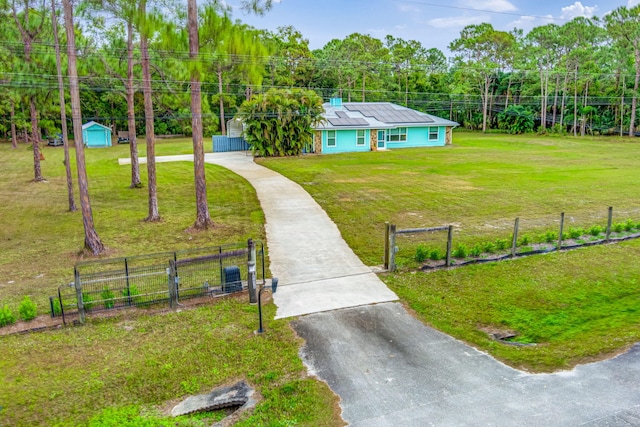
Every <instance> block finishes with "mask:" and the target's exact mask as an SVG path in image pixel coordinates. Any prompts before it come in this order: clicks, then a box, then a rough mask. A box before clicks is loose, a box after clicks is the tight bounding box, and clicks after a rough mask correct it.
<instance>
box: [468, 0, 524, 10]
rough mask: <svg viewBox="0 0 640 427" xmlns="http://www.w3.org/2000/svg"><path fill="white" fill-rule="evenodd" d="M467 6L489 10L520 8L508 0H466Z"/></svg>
mask: <svg viewBox="0 0 640 427" xmlns="http://www.w3.org/2000/svg"><path fill="white" fill-rule="evenodd" d="M464 5H465V7H470V8H473V9H478V10H489V11H491V12H513V11H516V10H518V8H517V7H515V6H514V5H513V4H511V2H509V1H507V0H466V1H465V2H464Z"/></svg>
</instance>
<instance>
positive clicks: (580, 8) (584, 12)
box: [560, 0, 637, 19]
mask: <svg viewBox="0 0 640 427" xmlns="http://www.w3.org/2000/svg"><path fill="white" fill-rule="evenodd" d="M630 1H637V0H630ZM596 10H598V6H597V5H594V6H584V5H583V4H582V2H579V1H577V2H575V3H574V4H572V5H570V6H566V7H563V8H562V13H561V14H560V18H562V19H573V18H576V17H578V16H584V17H586V18H591V17H592V16H593V15H594V14H595V13H596Z"/></svg>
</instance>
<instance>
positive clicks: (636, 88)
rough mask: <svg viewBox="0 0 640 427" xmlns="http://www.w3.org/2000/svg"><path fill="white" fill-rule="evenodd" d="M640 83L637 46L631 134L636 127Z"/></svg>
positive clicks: (639, 62) (639, 61)
mask: <svg viewBox="0 0 640 427" xmlns="http://www.w3.org/2000/svg"><path fill="white" fill-rule="evenodd" d="M639 83H640V50H638V49H637V48H636V79H635V82H634V83H633V97H632V98H631V120H630V121H629V136H633V135H634V133H635V128H636V107H637V104H638V85H639Z"/></svg>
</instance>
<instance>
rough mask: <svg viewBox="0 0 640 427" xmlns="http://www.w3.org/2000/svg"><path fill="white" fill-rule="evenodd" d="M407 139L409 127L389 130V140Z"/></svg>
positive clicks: (402, 140)
mask: <svg viewBox="0 0 640 427" xmlns="http://www.w3.org/2000/svg"><path fill="white" fill-rule="evenodd" d="M406 140H407V128H396V129H389V130H388V131H387V141H388V142H404V141H406Z"/></svg>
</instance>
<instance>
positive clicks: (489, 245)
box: [482, 242, 496, 254]
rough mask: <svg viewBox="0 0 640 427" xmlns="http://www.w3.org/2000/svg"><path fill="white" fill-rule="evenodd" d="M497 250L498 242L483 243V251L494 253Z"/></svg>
mask: <svg viewBox="0 0 640 427" xmlns="http://www.w3.org/2000/svg"><path fill="white" fill-rule="evenodd" d="M495 251H496V244H495V243H493V242H485V243H484V244H483V245H482V252H485V253H488V254H492V253H494V252H495Z"/></svg>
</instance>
